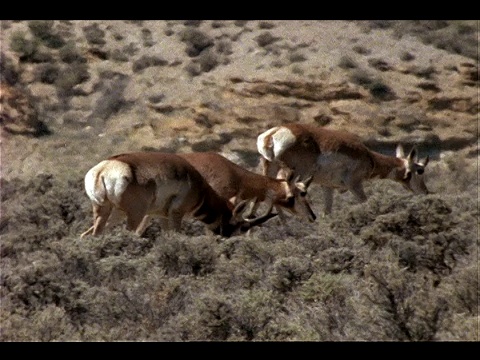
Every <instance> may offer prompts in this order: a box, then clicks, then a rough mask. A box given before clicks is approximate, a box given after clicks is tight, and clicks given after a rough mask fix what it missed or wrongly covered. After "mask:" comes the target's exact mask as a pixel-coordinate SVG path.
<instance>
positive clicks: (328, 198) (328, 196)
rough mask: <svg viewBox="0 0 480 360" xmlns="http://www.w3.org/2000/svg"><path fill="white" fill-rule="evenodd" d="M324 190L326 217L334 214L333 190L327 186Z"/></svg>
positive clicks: (324, 213)
mask: <svg viewBox="0 0 480 360" xmlns="http://www.w3.org/2000/svg"><path fill="white" fill-rule="evenodd" d="M322 188H323V201H324V208H323V209H324V210H323V216H326V215H329V214H331V213H332V207H333V189H332V188H329V187H326V186H322Z"/></svg>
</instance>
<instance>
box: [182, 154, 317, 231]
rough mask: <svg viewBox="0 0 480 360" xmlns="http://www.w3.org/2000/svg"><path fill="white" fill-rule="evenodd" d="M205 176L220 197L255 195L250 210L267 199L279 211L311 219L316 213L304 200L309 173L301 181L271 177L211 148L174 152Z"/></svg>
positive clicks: (237, 199)
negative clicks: (191, 151)
mask: <svg viewBox="0 0 480 360" xmlns="http://www.w3.org/2000/svg"><path fill="white" fill-rule="evenodd" d="M178 155H179V156H181V157H182V158H184V159H185V160H187V161H188V162H189V163H190V164H192V165H193V167H194V168H195V169H197V170H198V172H199V173H200V174H201V175H202V176H203V177H204V178H205V179H206V180H207V182H208V183H209V185H210V186H211V187H212V188H213V189H214V190H215V191H216V192H217V193H218V194H219V195H220V196H221V197H223V198H224V199H226V200H229V201H230V202H231V203H232V204H235V203H236V202H238V201H241V200H247V199H255V204H254V207H253V208H252V209H251V212H252V213H253V212H255V210H256V208H257V207H258V206H259V203H260V202H263V201H265V200H268V201H271V202H272V203H273V205H274V206H275V207H276V209H277V211H278V212H279V214H282V212H281V211H282V209H285V210H287V211H288V212H290V213H292V214H294V215H297V216H299V217H305V218H307V219H308V220H309V221H311V222H313V221H315V219H316V216H315V214H314V212H313V210H312V209H311V207H310V204H309V202H308V200H307V190H308V187H309V186H310V183H311V181H312V178H313V177H310V178H309V179H306V180H305V181H299V178H298V177H297V178H296V179H293V174H292V175H291V176H290V177H289V178H288V179H287V180H283V179H279V180H277V179H272V178H270V177H268V176H264V175H260V174H256V173H254V172H252V171H249V170H247V169H244V168H243V167H241V166H239V165H237V164H235V163H234V162H232V161H230V160H228V159H227V158H225V157H224V156H222V155H220V154H217V153H214V152H197V153H183V154H178Z"/></svg>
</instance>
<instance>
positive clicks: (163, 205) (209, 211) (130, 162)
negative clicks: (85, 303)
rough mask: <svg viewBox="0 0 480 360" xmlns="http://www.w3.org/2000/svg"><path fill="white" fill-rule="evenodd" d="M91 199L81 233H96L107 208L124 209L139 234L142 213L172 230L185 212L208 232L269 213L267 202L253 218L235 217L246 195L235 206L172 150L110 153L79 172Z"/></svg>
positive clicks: (239, 227) (232, 229) (235, 229)
mask: <svg viewBox="0 0 480 360" xmlns="http://www.w3.org/2000/svg"><path fill="white" fill-rule="evenodd" d="M85 190H86V192H87V195H88V197H89V198H90V200H91V201H92V206H93V217H94V223H93V226H92V227H91V228H90V229H88V230H87V231H85V232H84V233H83V234H82V235H81V236H82V237H83V236H85V235H88V234H93V235H97V234H100V233H102V231H103V229H104V228H105V225H106V223H107V220H108V219H109V217H110V215H111V213H112V210H115V211H116V212H118V210H120V211H122V212H124V213H125V214H126V216H127V228H128V229H129V230H134V231H135V232H136V233H137V234H138V235H141V234H142V233H143V232H144V230H145V229H146V227H147V225H148V218H149V217H148V215H150V214H157V215H160V218H161V227H162V229H163V230H176V231H178V230H179V229H180V226H181V222H182V218H183V217H184V216H185V215H191V216H193V217H194V218H196V219H198V220H200V221H202V222H203V223H205V224H206V225H207V226H208V227H209V228H210V229H211V230H212V231H213V232H214V233H216V234H220V235H222V236H231V235H233V234H235V233H239V232H246V231H248V230H249V229H250V228H251V227H252V226H255V225H259V224H262V223H263V222H265V221H267V220H268V219H270V218H272V217H274V216H275V215H276V214H272V213H271V210H272V206H270V207H269V209H268V210H267V212H266V213H265V214H264V215H263V216H259V217H257V218H255V219H248V220H247V219H244V218H240V215H239V214H241V212H242V211H243V210H244V208H245V205H246V201H243V202H240V203H238V204H237V206H236V207H233V205H232V204H231V203H230V202H229V201H227V200H225V199H223V198H222V197H220V196H219V195H218V194H217V193H216V192H215V191H214V190H213V189H212V188H211V187H210V185H208V183H207V181H206V180H205V179H204V178H203V177H202V176H201V175H200V174H199V173H198V171H197V170H195V168H194V167H193V166H192V165H190V164H189V163H188V162H187V161H186V160H184V159H183V158H181V157H179V156H177V155H174V154H165V153H157V152H137V153H127V154H121V155H116V156H112V157H110V158H109V159H107V160H104V161H102V162H100V163H99V164H97V165H95V166H94V167H93V168H91V169H90V170H89V171H88V172H87V174H86V175H85Z"/></svg>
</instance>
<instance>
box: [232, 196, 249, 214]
mask: <svg viewBox="0 0 480 360" xmlns="http://www.w3.org/2000/svg"><path fill="white" fill-rule="evenodd" d="M246 205H247V200H242V201H239V202H238V203H237V204H236V205H235V207H234V208H233V210H232V214H233V216H236V215H237V214H238V213H241V212H242V211H243V210H244V209H245V206H246Z"/></svg>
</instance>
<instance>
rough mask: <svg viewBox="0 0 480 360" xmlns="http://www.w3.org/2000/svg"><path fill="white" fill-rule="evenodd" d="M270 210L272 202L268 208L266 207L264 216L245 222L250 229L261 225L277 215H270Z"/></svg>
mask: <svg viewBox="0 0 480 360" xmlns="http://www.w3.org/2000/svg"><path fill="white" fill-rule="evenodd" d="M272 210H273V202H271V203H270V206H269V207H268V209H267V211H266V212H265V214H264V215H262V216H259V217H257V218H255V219H245V221H246V222H247V223H248V224H249V225H250V227H252V226H256V225H260V224H263V223H264V222H265V221H267V220H269V219H271V218H273V217H275V216H277V215H278V214H272Z"/></svg>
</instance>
